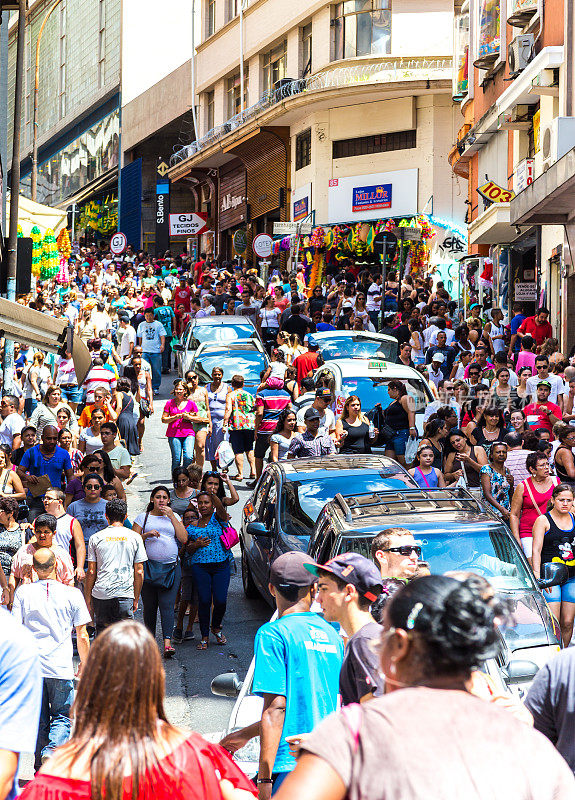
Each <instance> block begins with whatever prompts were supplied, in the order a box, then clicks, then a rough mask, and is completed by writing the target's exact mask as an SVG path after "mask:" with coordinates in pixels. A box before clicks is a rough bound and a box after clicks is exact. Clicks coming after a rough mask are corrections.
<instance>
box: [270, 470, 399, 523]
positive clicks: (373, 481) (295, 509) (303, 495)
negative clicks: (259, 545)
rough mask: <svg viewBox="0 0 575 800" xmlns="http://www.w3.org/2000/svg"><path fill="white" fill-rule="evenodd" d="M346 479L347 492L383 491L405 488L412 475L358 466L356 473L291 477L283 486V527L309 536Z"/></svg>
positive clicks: (281, 510)
mask: <svg viewBox="0 0 575 800" xmlns="http://www.w3.org/2000/svg"><path fill="white" fill-rule="evenodd" d="M342 481H343V482H345V493H346V494H365V493H366V492H380V491H382V490H383V489H405V487H406V485H408V486H411V485H412V484H411V483H410V479H409V477H408V476H407V475H406V474H405V473H403V472H394V471H392V470H382V471H381V472H380V473H379V474H374V473H373V472H370V473H365V472H362V471H361V470H354V471H353V473H345V475H344V476H343V477H342V474H341V472H337V471H334V474H333V475H328V476H325V475H324V476H322V478H321V480H318V478H317V477H314V476H313V475H310V476H309V477H306V478H302V479H300V480H291V479H287V480H286V481H285V483H284V485H283V488H282V499H281V506H280V518H281V527H282V530H284V531H287V532H288V533H292V534H294V535H295V536H309V535H310V534H311V532H312V530H313V526H314V525H315V522H316V520H317V518H318V517H319V512H320V511H321V510H322V508H323V507H324V506H325V504H326V503H328V502H329V501H330V500H333V498H334V497H335V496H336V494H337V493H338V492H341V491H342Z"/></svg>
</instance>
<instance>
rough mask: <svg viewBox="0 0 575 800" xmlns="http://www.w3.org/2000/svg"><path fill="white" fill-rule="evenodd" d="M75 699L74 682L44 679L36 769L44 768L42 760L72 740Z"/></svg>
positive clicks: (35, 761) (60, 679)
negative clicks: (71, 731)
mask: <svg viewBox="0 0 575 800" xmlns="http://www.w3.org/2000/svg"><path fill="white" fill-rule="evenodd" d="M73 699H74V682H73V681H72V680H68V679H66V678H43V679H42V707H41V709H40V723H39V725H38V737H37V739H36V754H35V758H34V769H36V770H38V769H40V767H41V766H42V758H44V757H49V756H51V755H52V753H53V752H54V750H55V749H56V748H57V747H60V745H63V744H64V743H65V742H67V741H68V739H69V738H70V727H71V726H70V707H71V706H72V701H73Z"/></svg>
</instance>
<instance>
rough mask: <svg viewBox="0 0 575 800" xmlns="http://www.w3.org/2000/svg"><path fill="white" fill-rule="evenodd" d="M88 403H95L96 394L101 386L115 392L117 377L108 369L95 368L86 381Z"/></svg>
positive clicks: (91, 370)
mask: <svg viewBox="0 0 575 800" xmlns="http://www.w3.org/2000/svg"><path fill="white" fill-rule="evenodd" d="M84 386H85V387H86V402H87V403H93V402H94V392H95V390H96V389H97V388H98V387H99V386H104V387H105V388H106V389H109V390H110V391H113V390H114V389H115V388H116V376H115V375H114V373H113V372H111V371H110V370H109V369H106V367H100V366H93V367H92V368H91V369H90V372H89V373H88V375H87V376H86V379H85V381H84Z"/></svg>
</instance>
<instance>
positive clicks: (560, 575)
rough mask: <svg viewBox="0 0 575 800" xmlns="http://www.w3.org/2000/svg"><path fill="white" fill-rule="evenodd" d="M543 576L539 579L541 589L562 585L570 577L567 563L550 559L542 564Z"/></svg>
mask: <svg viewBox="0 0 575 800" xmlns="http://www.w3.org/2000/svg"><path fill="white" fill-rule="evenodd" d="M542 567H543V568H542V570H541V578H540V579H539V580H538V581H537V583H538V585H539V588H540V589H548V588H549V587H550V586H561V584H563V583H565V582H566V581H567V580H568V579H569V570H568V569H567V565H566V564H558V563H556V562H553V561H548V562H547V563H545V564H543V565H542Z"/></svg>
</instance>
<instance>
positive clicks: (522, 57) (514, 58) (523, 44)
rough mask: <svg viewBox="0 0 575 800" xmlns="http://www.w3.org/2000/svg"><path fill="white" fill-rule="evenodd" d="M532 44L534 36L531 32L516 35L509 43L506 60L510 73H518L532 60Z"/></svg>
mask: <svg viewBox="0 0 575 800" xmlns="http://www.w3.org/2000/svg"><path fill="white" fill-rule="evenodd" d="M534 44H535V36H534V34H532V33H522V34H521V35H520V36H516V37H515V39H513V41H512V42H511V43H510V45H509V50H508V52H507V61H508V62H509V72H510V74H511V75H519V73H520V72H521V71H522V70H524V69H525V67H526V66H527V64H529V62H530V61H531V60H532V58H533V56H534V53H533V46H534Z"/></svg>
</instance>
